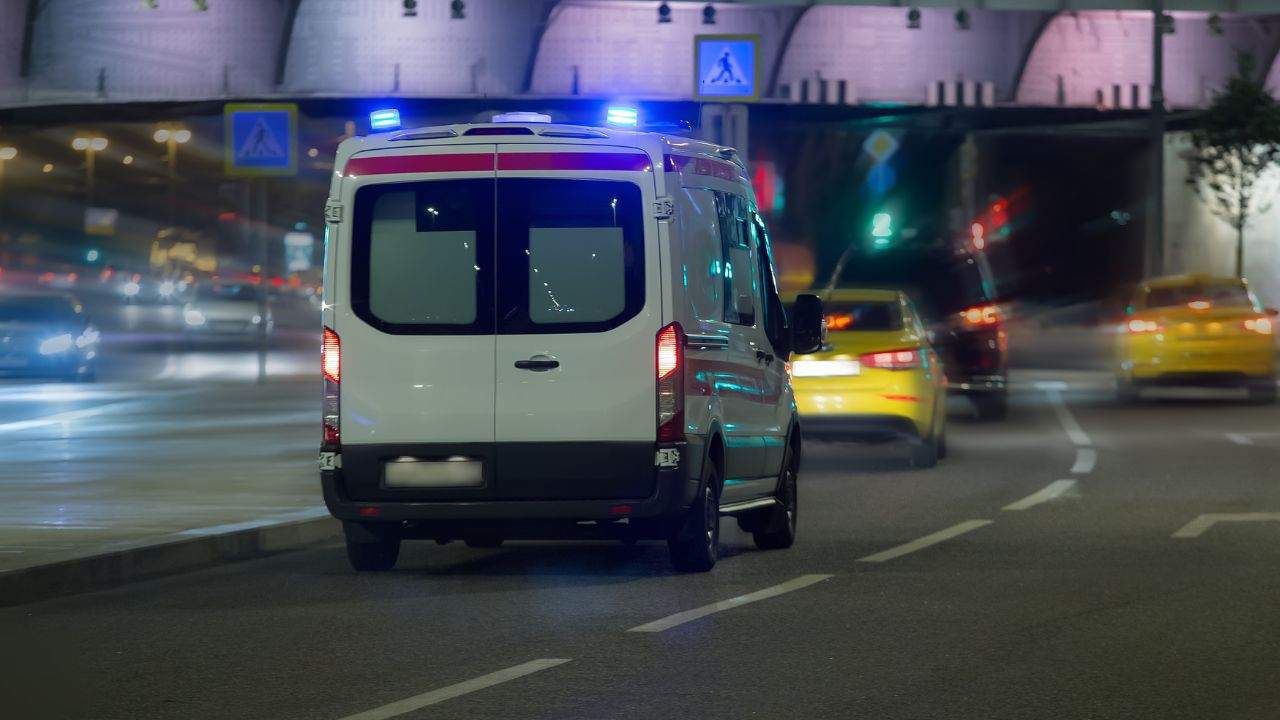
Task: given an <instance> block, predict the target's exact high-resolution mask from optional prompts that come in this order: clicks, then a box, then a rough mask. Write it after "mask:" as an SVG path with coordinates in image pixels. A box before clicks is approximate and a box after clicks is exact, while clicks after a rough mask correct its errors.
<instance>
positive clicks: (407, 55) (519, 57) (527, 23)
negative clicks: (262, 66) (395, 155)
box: [279, 0, 544, 97]
mask: <svg viewBox="0 0 1280 720" xmlns="http://www.w3.org/2000/svg"><path fill="white" fill-rule="evenodd" d="M449 1H450V0H421V1H420V2H419V3H418V14H417V16H416V17H405V16H404V11H403V9H402V8H401V5H400V3H398V2H379V3H369V2H358V3H357V2H349V1H348V0H306V2H303V3H302V4H301V5H300V6H299V8H298V12H297V17H296V19H295V21H294V28H293V34H292V39H291V40H290V42H289V49H288V59H287V61H286V67H285V72H284V82H283V83H281V86H280V88H279V90H280V92H283V93H287V94H295V95H306V94H315V93H340V94H351V95H389V94H390V95H417V96H435V97H449V96H487V95H491V96H511V95H516V94H519V93H520V91H521V89H522V86H523V84H524V78H523V74H524V66H525V63H526V62H527V61H528V58H529V53H530V51H531V50H530V49H531V47H532V46H533V43H534V29H535V28H536V27H537V25H538V22H539V20H540V18H541V14H542V13H543V12H544V9H543V3H541V2H538V1H537V0H508V1H507V2H500V3H499V2H470V3H467V5H466V17H465V18H464V19H461V20H455V19H451V17H450V12H449ZM397 67H398V68H399V69H398V70H397Z"/></svg>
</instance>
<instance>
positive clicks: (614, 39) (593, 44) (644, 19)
mask: <svg viewBox="0 0 1280 720" xmlns="http://www.w3.org/2000/svg"><path fill="white" fill-rule="evenodd" d="M657 7H658V4H657V3H616V2H598V1H593V0H571V1H566V2H564V3H562V4H561V5H560V6H559V8H558V9H557V11H556V18H555V22H553V23H551V24H550V26H548V27H547V30H546V32H545V33H544V35H543V37H542V43H541V47H540V49H539V51H538V57H537V60H536V62H535V64H534V68H533V74H532V80H531V82H530V84H529V92H530V93H531V94H534V95H570V94H572V91H573V89H574V75H575V68H576V74H577V89H578V93H579V94H580V95H588V96H595V97H614V96H626V97H631V98H637V99H642V98H661V99H685V98H689V97H691V96H692V94H693V71H692V68H693V37H694V35H698V34H702V33H708V34H709V33H717V34H719V33H733V34H746V33H750V34H758V35H760V38H761V57H762V58H766V59H770V58H776V57H777V52H778V47H779V44H780V40H781V37H782V35H783V29H784V28H785V26H786V24H787V22H788V20H789V19H790V18H791V17H792V16H794V15H795V13H797V12H799V9H798V8H765V7H753V6H746V5H727V4H718V5H716V10H717V13H716V24H715V25H703V24H702V7H703V6H702V5H700V4H696V3H676V4H673V5H672V6H671V9H672V13H671V22H669V23H658V21H657V20H658V13H657ZM765 65H766V68H767V67H768V66H769V62H768V61H767V60H766V62H765Z"/></svg>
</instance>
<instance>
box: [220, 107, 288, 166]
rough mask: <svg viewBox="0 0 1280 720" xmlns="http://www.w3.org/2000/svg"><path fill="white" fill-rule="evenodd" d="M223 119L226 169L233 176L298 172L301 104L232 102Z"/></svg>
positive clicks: (224, 108) (224, 110)
mask: <svg viewBox="0 0 1280 720" xmlns="http://www.w3.org/2000/svg"><path fill="white" fill-rule="evenodd" d="M222 122H223V127H224V132H223V156H224V162H223V165H224V169H225V171H226V174H227V175H230V176H232V177H262V176H280V175H295V174H297V172H298V161H297V157H298V147H297V145H298V106H297V105H295V104H293V103H228V104H227V105H226V106H224V107H223V111H222Z"/></svg>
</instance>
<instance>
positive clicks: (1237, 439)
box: [1227, 433, 1253, 445]
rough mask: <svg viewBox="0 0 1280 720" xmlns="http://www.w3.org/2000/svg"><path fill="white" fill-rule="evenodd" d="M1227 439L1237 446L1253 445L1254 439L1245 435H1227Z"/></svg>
mask: <svg viewBox="0 0 1280 720" xmlns="http://www.w3.org/2000/svg"><path fill="white" fill-rule="evenodd" d="M1227 439H1228V440H1230V441H1231V442H1233V443H1235V444H1237V445H1252V444H1253V438H1251V437H1249V436H1248V435H1245V434H1244V433H1227Z"/></svg>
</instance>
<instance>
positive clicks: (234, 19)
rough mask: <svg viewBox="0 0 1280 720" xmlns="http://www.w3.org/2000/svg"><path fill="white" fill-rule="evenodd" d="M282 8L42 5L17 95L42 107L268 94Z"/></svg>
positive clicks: (76, 0) (245, 1)
mask: <svg viewBox="0 0 1280 720" xmlns="http://www.w3.org/2000/svg"><path fill="white" fill-rule="evenodd" d="M283 7H284V5H283V3H282V2H281V1H280V0H220V1H219V2H212V3H209V9H208V11H206V12H199V11H197V10H195V9H194V7H193V6H192V4H191V3H173V2H170V3H161V4H160V5H159V7H158V8H157V9H154V10H152V9H148V8H147V7H145V6H144V5H143V4H142V3H140V2H136V0H61V1H60V2H54V3H45V4H43V5H42V6H41V7H40V11H39V14H38V15H37V17H36V20H35V24H34V26H33V33H32V38H31V55H30V72H29V73H28V75H27V77H26V78H25V84H26V88H25V92H26V93H27V94H28V97H29V99H30V100H32V101H50V102H53V101H60V100H85V99H94V98H99V99H117V100H187V99H205V98H210V97H220V96H224V95H227V94H235V95H258V94H266V93H269V92H270V91H271V87H272V68H273V59H274V53H275V49H276V47H277V44H278V43H279V41H280V26H281V22H282V20H283ZM224 74H225V77H224Z"/></svg>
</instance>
